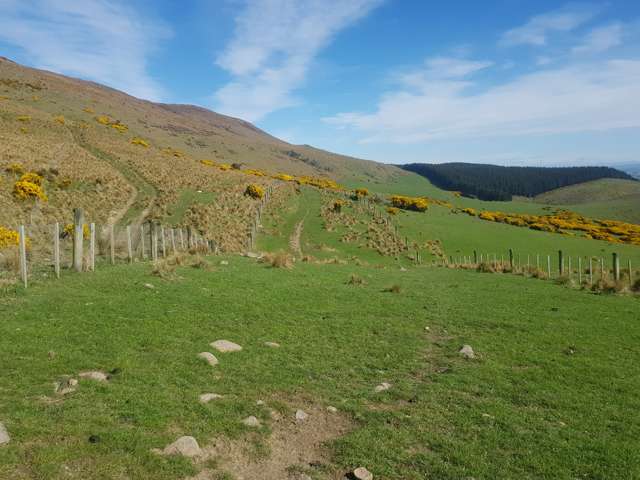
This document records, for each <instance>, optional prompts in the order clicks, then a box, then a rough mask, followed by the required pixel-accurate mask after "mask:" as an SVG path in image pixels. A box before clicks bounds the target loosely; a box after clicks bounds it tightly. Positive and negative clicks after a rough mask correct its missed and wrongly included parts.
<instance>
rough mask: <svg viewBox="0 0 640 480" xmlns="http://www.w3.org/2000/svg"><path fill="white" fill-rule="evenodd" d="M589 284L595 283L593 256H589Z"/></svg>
mask: <svg viewBox="0 0 640 480" xmlns="http://www.w3.org/2000/svg"><path fill="white" fill-rule="evenodd" d="M589 285H593V257H589Z"/></svg>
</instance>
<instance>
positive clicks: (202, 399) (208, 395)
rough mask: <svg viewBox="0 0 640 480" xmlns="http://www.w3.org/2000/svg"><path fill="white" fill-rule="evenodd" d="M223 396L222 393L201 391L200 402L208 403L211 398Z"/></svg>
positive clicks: (216, 398) (215, 398)
mask: <svg viewBox="0 0 640 480" xmlns="http://www.w3.org/2000/svg"><path fill="white" fill-rule="evenodd" d="M220 398H223V397H222V395H218V394H217V393H203V394H202V395H200V403H209V402H210V401H211V400H218V399H220Z"/></svg>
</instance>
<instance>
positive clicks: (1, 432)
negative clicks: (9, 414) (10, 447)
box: [0, 422, 11, 445]
mask: <svg viewBox="0 0 640 480" xmlns="http://www.w3.org/2000/svg"><path fill="white" fill-rule="evenodd" d="M10 441H11V437H10V436H9V432H7V429H6V428H5V426H4V423H2V422H0V445H4V444H5V443H9V442H10Z"/></svg>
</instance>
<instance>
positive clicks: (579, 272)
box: [578, 257, 582, 285]
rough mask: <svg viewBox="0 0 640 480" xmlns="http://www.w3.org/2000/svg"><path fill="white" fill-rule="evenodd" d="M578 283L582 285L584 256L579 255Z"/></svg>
mask: <svg viewBox="0 0 640 480" xmlns="http://www.w3.org/2000/svg"><path fill="white" fill-rule="evenodd" d="M578 285H582V257H578Z"/></svg>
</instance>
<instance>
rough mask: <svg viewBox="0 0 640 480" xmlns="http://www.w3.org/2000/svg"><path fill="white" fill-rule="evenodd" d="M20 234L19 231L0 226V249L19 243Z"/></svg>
mask: <svg viewBox="0 0 640 480" xmlns="http://www.w3.org/2000/svg"><path fill="white" fill-rule="evenodd" d="M19 240H20V235H19V234H18V232H17V231H15V230H11V229H9V228H6V227H2V226H0V250H2V249H3V248H7V247H13V246H16V245H18V241H19Z"/></svg>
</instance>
